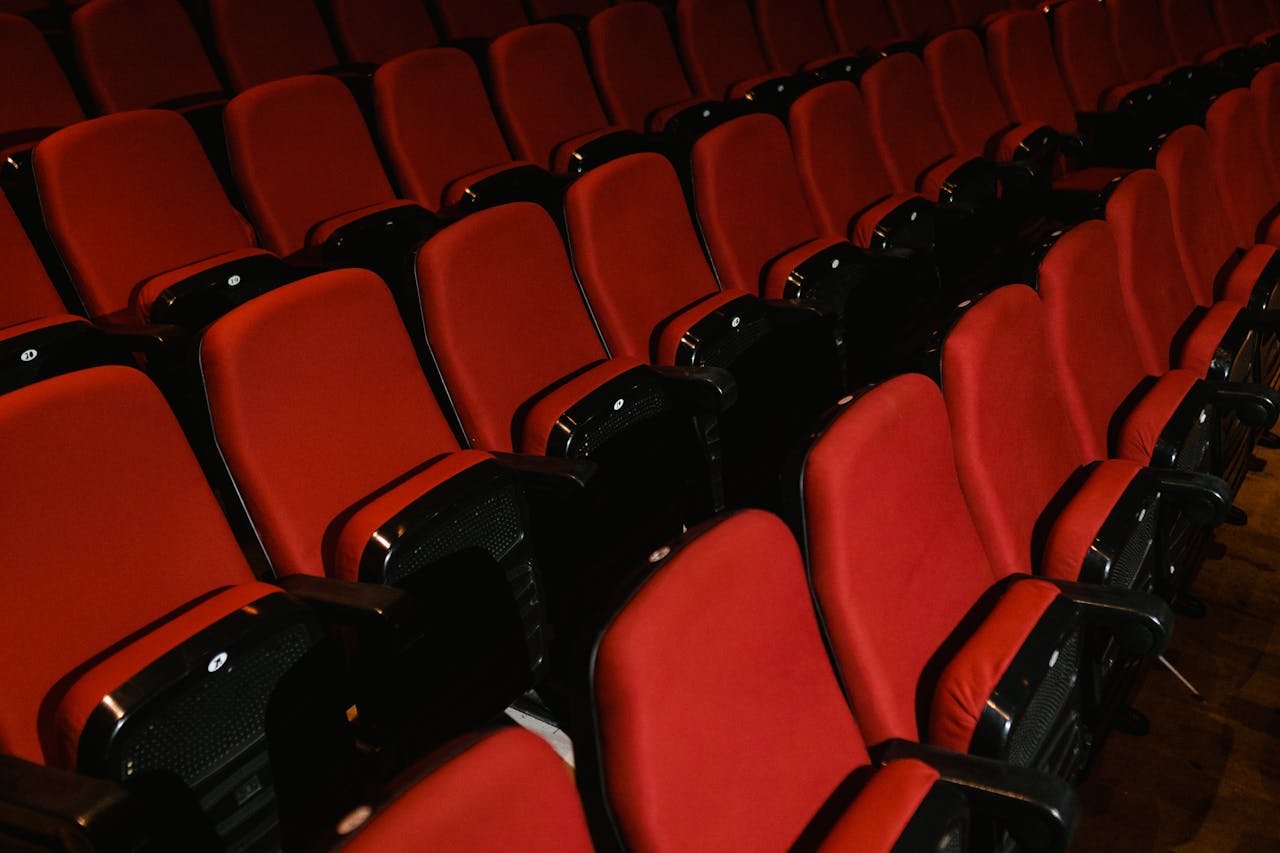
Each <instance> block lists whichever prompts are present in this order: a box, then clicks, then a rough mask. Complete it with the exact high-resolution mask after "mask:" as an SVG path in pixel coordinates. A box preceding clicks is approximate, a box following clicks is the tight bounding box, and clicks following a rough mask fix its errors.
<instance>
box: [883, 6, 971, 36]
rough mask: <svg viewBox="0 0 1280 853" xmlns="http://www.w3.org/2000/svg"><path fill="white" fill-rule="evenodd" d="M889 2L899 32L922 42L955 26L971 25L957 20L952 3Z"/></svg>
mask: <svg viewBox="0 0 1280 853" xmlns="http://www.w3.org/2000/svg"><path fill="white" fill-rule="evenodd" d="M887 2H888V5H889V11H891V12H892V13H893V18H894V20H895V21H897V24H898V32H900V33H903V34H904V35H906V36H907V37H908V38H911V39H916V40H918V41H921V42H924V41H928V40H929V39H931V38H933V37H934V36H936V35H940V34H942V33H944V32H946V31H947V30H949V29H951V28H952V27H954V26H957V25H960V26H964V25H967V24H968V23H969V22H968V21H958V20H956V17H955V15H954V14H953V11H952V4H951V3H942V2H939V0H887Z"/></svg>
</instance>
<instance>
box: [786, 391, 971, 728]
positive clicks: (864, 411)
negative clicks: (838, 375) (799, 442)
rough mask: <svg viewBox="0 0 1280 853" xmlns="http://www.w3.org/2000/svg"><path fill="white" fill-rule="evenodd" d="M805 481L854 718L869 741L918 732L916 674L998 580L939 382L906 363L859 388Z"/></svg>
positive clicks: (820, 594) (817, 590)
mask: <svg viewBox="0 0 1280 853" xmlns="http://www.w3.org/2000/svg"><path fill="white" fill-rule="evenodd" d="M802 482H803V488H804V495H803V498H804V515H805V532H806V534H807V536H808V549H807V552H808V555H809V572H810V577H811V580H812V584H813V589H814V594H815V596H816V598H817V601H818V604H819V607H820V609H821V613H822V620H823V624H824V625H825V626H826V631H827V636H828V639H829V641H830V643H831V647H832V649H833V651H834V653H835V658H836V661H837V664H838V666H839V668H840V670H841V672H842V673H843V674H844V681H845V684H846V685H847V687H848V689H849V692H850V698H851V701H852V703H853V707H854V709H855V711H856V713H857V717H858V722H859V723H860V725H861V726H862V729H863V732H864V734H865V735H866V737H867V739H868V741H869V742H871V743H879V742H881V741H883V740H887V739H888V738H895V737H896V738H906V739H909V740H919V739H921V737H922V736H923V735H924V734H925V732H921V731H919V730H918V727H917V721H916V690H917V687H918V683H919V681H920V676H921V673H922V672H923V670H924V668H925V665H926V664H927V663H928V662H929V660H930V658H931V657H932V656H933V655H935V654H936V653H937V650H938V649H939V647H941V646H942V644H943V642H944V641H945V640H946V639H947V636H948V635H949V634H950V633H951V632H952V631H954V630H955V628H956V626H957V625H958V624H959V623H960V620H961V619H962V618H963V617H964V615H965V613H966V612H967V611H968V610H969V608H970V607H971V606H972V605H973V603H974V602H976V601H977V600H978V598H979V597H980V596H981V595H982V594H983V593H984V592H986V590H987V588H988V587H989V586H991V584H992V583H993V582H994V581H995V580H996V576H995V574H994V572H993V571H992V568H991V565H990V564H989V563H988V562H987V556H986V553H985V552H984V551H983V547H982V541H981V540H980V539H979V538H978V531H977V529H976V528H975V527H974V525H973V520H972V519H971V518H970V516H969V509H968V507H967V506H966V505H965V499H964V494H963V493H962V492H961V491H960V481H959V479H958V478H957V475H956V468H955V455H954V449H953V447H952V444H951V434H950V431H949V430H948V428H947V411H946V406H945V404H944V402H943V400H942V394H941V392H940V391H939V390H938V388H937V386H936V385H934V384H933V383H932V382H931V381H929V380H928V379H926V378H925V377H924V376H921V375H919V374H907V375H904V376H899V377H897V378H894V379H890V380H889V381H888V382H886V383H884V384H883V385H881V386H878V387H876V388H874V389H873V390H871V391H869V392H868V393H866V394H865V395H863V396H862V397H861V398H859V399H858V400H857V401H856V402H855V403H853V404H852V405H851V406H850V407H849V409H848V410H847V411H846V412H845V413H844V414H842V415H841V416H840V417H839V418H838V419H837V420H836V421H835V422H834V423H833V424H832V425H831V426H829V427H828V428H827V429H826V430H825V431H824V432H823V433H822V434H821V437H820V438H819V439H818V440H817V441H816V442H815V443H814V444H813V446H812V447H811V448H810V449H809V453H808V456H807V457H806V459H805V463H804V474H803V481H802ZM868 496H874V499H873V500H867V497H868ZM907 506H911V507H913V509H912V510H911V511H906V509H905V508H906V507H907ZM922 531H928V534H927V535H919V534H920V533H921V532H922ZM986 699H987V695H986V694H984V695H983V697H982V699H981V701H983V702H985V701H986ZM966 748H967V744H965V745H963V746H961V747H960V749H961V751H965V749H966Z"/></svg>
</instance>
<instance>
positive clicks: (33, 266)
mask: <svg viewBox="0 0 1280 853" xmlns="http://www.w3.org/2000/svg"><path fill="white" fill-rule="evenodd" d="M0 258H4V266H5V271H4V277H3V282H0V327H4V326H11V325H13V324H15V323H21V322H23V321H26V320H33V319H35V318H37V317H43V316H45V315H48V314H62V313H65V312H66V310H67V309H66V308H65V307H64V306H63V304H62V299H61V298H60V297H59V296H58V292H57V291H56V290H54V288H53V282H51V281H50V280H49V275H48V273H46V272H45V269H44V265H43V264H42V263H41V262H40V258H39V256H38V255H36V251H35V249H33V248H32V246H31V241H30V240H28V239H27V232H26V231H25V230H23V228H22V223H21V222H19V221H18V217H17V216H16V215H14V212H13V208H11V207H9V202H8V201H6V200H5V198H4V196H3V195H0Z"/></svg>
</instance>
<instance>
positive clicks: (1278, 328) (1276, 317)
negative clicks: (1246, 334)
mask: <svg viewBox="0 0 1280 853" xmlns="http://www.w3.org/2000/svg"><path fill="white" fill-rule="evenodd" d="M1273 263H1274V259H1273ZM1267 266H1268V267H1270V266H1271V264H1268V265H1267ZM1265 273H1266V270H1264V275H1265ZM1240 316H1241V318H1242V319H1243V320H1244V322H1245V323H1246V324H1247V325H1248V326H1249V328H1251V329H1253V330H1254V331H1258V332H1268V333H1270V334H1273V335H1276V334H1280V309H1277V308H1270V309H1265V310H1259V309H1246V310H1245V311H1243V312H1241V315H1240Z"/></svg>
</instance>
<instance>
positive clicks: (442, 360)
mask: <svg viewBox="0 0 1280 853" xmlns="http://www.w3.org/2000/svg"><path fill="white" fill-rule="evenodd" d="M417 272H418V289H419V292H420V295H421V298H422V312H423V319H424V321H425V327H426V334H427V340H428V341H429V342H430V344H431V351H432V353H433V354H434V356H435V359H436V362H437V363H438V364H439V366H440V370H441V373H442V374H443V375H444V380H445V384H446V385H447V386H448V389H449V394H450V396H451V398H452V399H453V401H454V404H455V405H456V406H457V408H458V413H459V415H460V417H461V420H462V426H463V428H464V430H465V431H466V434H467V437H468V438H469V439H470V441H471V443H472V444H473V445H474V446H476V447H479V448H481V449H484V450H497V451H508V450H511V449H512V446H513V442H512V430H513V421H514V420H515V418H516V415H517V411H518V410H519V409H520V407H521V406H523V405H524V404H525V403H526V402H527V401H528V400H529V399H530V398H531V397H532V396H533V395H535V394H537V393H538V392H540V391H542V390H544V389H546V388H547V387H548V386H550V385H551V384H553V383H555V382H558V381H559V380H561V379H563V378H564V377H566V376H568V375H569V374H571V373H573V372H575V371H577V370H579V369H581V368H583V367H585V366H587V365H589V364H591V363H593V362H596V361H599V360H601V359H603V358H605V357H606V352H605V349H604V345H603V344H602V343H601V341H600V338H599V336H598V335H597V334H596V330H595V328H594V327H593V326H592V324H591V317H590V316H589V315H588V314H587V311H586V308H585V306H584V305H583V302H582V294H581V292H580V291H579V290H578V286H577V282H576V281H575V280H574V277H573V270H572V269H571V268H570V266H569V258H568V256H567V255H566V253H565V247H564V241H563V240H562V239H561V237H560V233H559V231H558V230H557V229H556V226H555V223H554V222H552V220H551V217H550V216H549V215H548V214H547V212H546V211H545V210H543V209H542V208H541V207H538V206H537V205H534V204H530V203H528V202H517V203H515V204H506V205H502V206H500V207H495V208H491V209H489V210H482V211H480V212H478V213H473V214H471V215H469V216H466V217H464V218H462V219H461V220H459V221H457V222H455V223H453V224H452V225H450V226H449V227H448V228H445V229H444V230H443V231H441V232H440V233H439V234H436V235H435V236H434V237H432V238H431V239H430V240H428V241H427V242H426V244H425V245H424V246H423V247H422V249H421V250H420V251H419V252H418V261H417Z"/></svg>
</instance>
